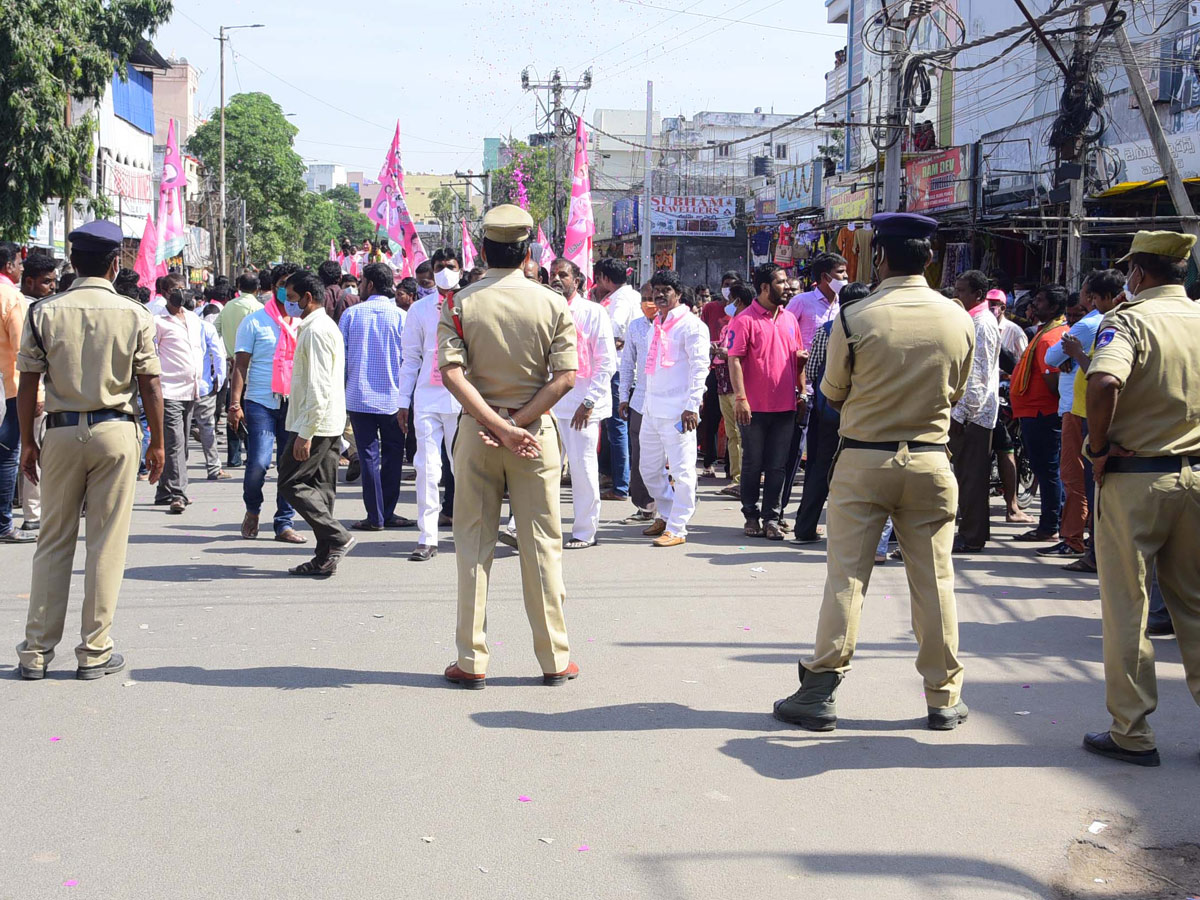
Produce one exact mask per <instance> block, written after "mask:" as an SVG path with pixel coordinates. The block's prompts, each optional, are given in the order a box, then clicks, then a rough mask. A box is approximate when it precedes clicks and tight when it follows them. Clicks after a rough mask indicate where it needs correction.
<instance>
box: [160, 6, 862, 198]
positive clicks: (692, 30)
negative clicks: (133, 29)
mask: <svg viewBox="0 0 1200 900" xmlns="http://www.w3.org/2000/svg"><path fill="white" fill-rule="evenodd" d="M520 7H524V9H522V11H520V12H518V11H517V10H518V8H520ZM672 10H676V11H678V10H684V11H686V12H672ZM373 12H377V15H376V16H375V17H374V18H372V17H371V15H370V14H371V13H373ZM434 12H436V13H438V14H437V15H431V14H432V13H434ZM713 17H721V18H713ZM729 20H734V21H729ZM738 20H745V21H744V22H742V21H738ZM251 23H262V24H264V25H265V26H266V27H265V28H260V29H256V30H252V31H234V32H232V34H231V40H230V47H231V48H232V50H233V51H234V54H235V56H234V57H233V58H232V59H231V58H230V57H227V58H226V75H225V79H226V93H227V94H228V95H232V94H234V93H238V92H241V91H263V92H265V93H268V94H270V95H271V96H272V97H273V98H274V99H275V101H276V102H277V103H279V104H280V106H282V107H283V110H284V112H286V113H292V114H294V115H293V117H292V122H294V123H295V124H296V126H297V127H298V128H299V129H300V134H299V135H298V136H297V139H296V149H297V151H298V152H299V153H300V155H301V156H303V157H304V158H305V160H306V161H309V162H336V163H342V164H344V165H345V166H347V167H348V168H350V169H363V170H364V171H366V172H367V174H368V175H369V176H371V177H373V176H374V175H375V174H376V173H377V172H378V170H379V166H380V164H381V163H382V161H383V156H384V154H385V152H386V151H387V146H388V142H389V140H390V139H391V134H392V131H393V129H394V128H395V122H396V119H397V118H399V120H400V127H401V141H402V149H403V152H404V165H405V169H407V170H408V171H411V172H438V173H448V172H451V171H453V170H454V169H455V168H457V169H459V170H463V171H465V170H466V169H473V170H475V171H477V172H478V171H480V169H481V162H482V156H483V139H484V138H485V137H499V136H506V135H507V134H508V133H509V132H510V131H511V132H512V134H513V135H514V136H515V137H518V138H522V139H524V138H526V137H527V135H528V133H529V132H531V131H534V130H536V127H535V109H536V106H535V100H534V97H533V96H532V95H531V94H524V93H522V91H521V83H520V75H521V70H522V69H524V68H525V67H526V66H529V67H530V72H531V75H532V77H533V78H535V79H548V78H549V76H550V73H551V72H552V71H553V70H554V68H555V67H556V66H557V67H560V68H562V70H563V73H564V75H565V76H566V77H567V78H568V79H572V80H574V79H578V78H579V77H580V76H581V75H582V73H583V71H584V69H586V68H587V67H588V66H591V67H592V70H593V77H594V84H593V87H592V89H591V91H589V92H587V93H586V94H582V95H580V99H579V100H578V101H577V102H576V105H575V107H574V108H575V111H576V112H580V111H581V108H582V107H583V104H584V102H586V110H587V111H590V110H592V109H596V108H605V109H636V108H643V109H644V108H645V103H646V81H647V79H652V80H653V81H654V91H655V104H654V105H655V109H656V110H658V111H659V112H660V113H661V114H662V115H664V116H670V115H678V114H680V113H683V114H685V115H688V116H691V115H693V114H694V113H697V112H701V111H704V110H713V111H722V112H749V111H751V110H753V109H754V107H756V106H761V107H763V110H764V111H765V112H770V111H771V110H772V108H774V110H775V112H777V113H799V112H803V111H805V110H807V109H811V108H812V107H813V106H815V105H816V104H817V103H819V102H821V100H822V99H823V98H824V96H825V79H824V74H825V72H826V71H827V70H829V69H831V68H832V67H833V56H834V52H835V51H836V50H838V49H840V48H841V47H843V46H844V45H845V26H836V25H828V24H826V21H825V7H824V3H823V2H822V0H529V2H521V0H510V2H502V0H468V2H450V3H446V4H435V3H416V2H411V0H382V2H379V3H377V4H364V3H345V2H341V3H339V2H336V0H335V2H329V0H321V2H317V0H288V2H286V3H283V2H280V0H269V2H268V0H175V13H174V15H173V17H172V20H171V21H170V22H169V23H168V24H167V25H165V26H163V28H161V29H160V30H159V32H158V34H157V35H156V36H155V37H154V44H155V46H156V48H157V49H158V51H159V52H160V53H162V54H163V55H164V56H167V55H172V56H176V57H179V56H182V57H186V58H187V59H188V61H189V62H191V63H192V64H193V65H195V66H197V67H198V68H199V69H200V70H201V72H202V75H201V79H200V90H199V100H200V109H201V114H202V115H208V114H209V113H210V111H211V110H212V109H213V108H215V107H216V106H217V103H218V86H217V85H218V79H217V71H218V43H217V41H216V40H215V39H214V36H215V35H216V33H217V28H218V26H220V25H227V26H228V25H242V24H251ZM285 82H287V83H285ZM587 119H588V120H589V121H590V119H591V116H590V114H588V115H587Z"/></svg>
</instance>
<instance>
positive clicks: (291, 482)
mask: <svg viewBox="0 0 1200 900" xmlns="http://www.w3.org/2000/svg"><path fill="white" fill-rule="evenodd" d="M295 444H296V435H295V433H293V432H288V436H287V443H286V444H285V445H284V448H283V454H282V458H281V459H280V460H279V493H280V494H281V495H282V496H283V498H284V499H285V500H287V502H288V503H290V504H291V505H292V507H293V508H294V509H295V510H296V512H298V513H300V515H301V516H303V517H304V521H305V522H307V523H308V527H309V528H311V529H312V530H313V534H314V535H315V536H316V538H317V553H316V557H317V559H325V558H326V557H327V556H329V553H330V551H332V550H336V549H337V548H339V547H344V546H346V544H348V543H349V542H350V532H348V531H347V530H346V529H345V527H343V525H342V523H341V522H339V521H338V520H337V518H335V517H334V515H333V499H334V494H335V492H336V490H337V473H338V459H339V457H340V456H341V455H342V452H341V448H342V436H341V435H340V434H338V435H333V436H330V437H314V438H313V439H312V446H311V448H310V449H309V454H308V459H306V460H303V461H301V460H298V459H296V456H295V454H294V453H293V452H292V449H293V447H294V446H295Z"/></svg>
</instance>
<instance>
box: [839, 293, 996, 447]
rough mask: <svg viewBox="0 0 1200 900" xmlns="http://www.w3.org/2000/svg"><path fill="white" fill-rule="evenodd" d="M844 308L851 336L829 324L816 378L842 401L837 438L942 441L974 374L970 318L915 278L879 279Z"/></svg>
mask: <svg viewBox="0 0 1200 900" xmlns="http://www.w3.org/2000/svg"><path fill="white" fill-rule="evenodd" d="M844 311H845V321H846V324H847V325H848V326H849V329H850V332H849V334H847V333H846V331H845V330H844V329H843V327H842V323H841V320H840V318H839V319H838V320H835V321H834V323H833V330H832V331H831V332H830V334H829V350H828V357H827V360H826V363H825V377H824V378H823V379H822V381H821V392H822V393H823V394H824V395H825V396H826V397H827V398H828V399H829V400H833V401H838V400H842V401H844V405H843V406H842V422H841V428H840V431H841V435H842V437H846V438H853V439H855V440H859V441H879V442H882V441H921V442H924V443H931V444H945V443H947V442H948V441H949V439H950V410H951V408H952V407H953V406H954V404H955V403H956V402H957V401H958V399H959V398H960V397H962V395H963V391H964V390H965V388H966V384H967V377H968V376H969V375H970V373H971V359H972V355H973V353H974V348H975V326H974V324H973V322H972V321H971V317H970V316H969V315H968V314H967V313H966V312H965V311H964V310H963V308H962V307H961V306H959V305H958V304H957V303H955V302H954V301H953V300H948V299H946V298H945V297H943V296H942V295H941V294H939V293H938V292H937V291H935V290H933V289H932V288H930V287H929V283H928V282H927V281H925V279H924V277H922V276H920V275H909V276H902V277H897V278H887V279H884V281H883V282H881V283H880V285H879V287H878V288H876V290H875V293H873V294H871V295H870V296H869V297H865V298H863V299H862V300H859V301H858V302H857V303H852V304H850V305H849V306H846V307H844ZM851 345H852V346H853V347H854V362H853V365H852V364H851V362H850V346H851Z"/></svg>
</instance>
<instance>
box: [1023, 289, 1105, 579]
mask: <svg viewBox="0 0 1200 900" xmlns="http://www.w3.org/2000/svg"><path fill="white" fill-rule="evenodd" d="M1073 296H1078V300H1076V302H1075V303H1074V304H1073V305H1071V306H1068V307H1067V321H1068V322H1071V321H1072V320H1075V321H1074V323H1073V324H1072V325H1071V328H1070V329H1069V330H1068V331H1067V332H1066V334H1065V335H1064V337H1066V336H1068V335H1070V336H1074V337H1075V338H1076V339H1078V341H1079V342H1080V344H1082V345H1083V346H1084V347H1091V346H1092V344H1093V343H1094V342H1095V340H1096V331H1097V329H1099V327H1100V320H1101V319H1103V318H1104V314H1103V313H1101V312H1100V311H1099V310H1097V309H1094V308H1093V306H1094V304H1093V302H1092V296H1091V293H1090V291H1088V290H1087V289H1086V284H1085V289H1084V290H1083V291H1081V292H1080V293H1079V294H1078V295H1073ZM1046 365H1048V366H1055V367H1056V368H1057V369H1058V414H1059V415H1060V416H1062V452H1061V453H1059V457H1058V458H1059V464H1058V471H1059V477H1060V478H1061V479H1062V486H1063V495H1064V500H1063V509H1062V518H1061V520H1060V522H1059V526H1058V533H1059V538H1060V540H1059V542H1058V543H1057V544H1054V545H1053V546H1050V547H1043V548H1042V549H1040V550H1038V551H1037V552H1038V555H1039V556H1054V557H1059V558H1074V557H1078V556H1080V555H1081V554H1082V553H1083V552H1084V551H1085V549H1086V548H1085V545H1084V539H1083V535H1084V530H1085V529H1086V527H1087V518H1088V502H1087V480H1086V479H1087V472H1086V470H1085V463H1084V462H1083V458H1082V455H1081V454H1082V450H1083V419H1082V418H1080V417H1079V416H1077V415H1074V414H1072V412H1071V407H1072V405H1073V404H1074V401H1075V372H1076V370H1077V369H1078V368H1079V366H1078V364H1077V363H1076V362H1075V360H1073V359H1071V357H1070V356H1068V355H1067V352H1066V351H1065V350H1064V349H1063V345H1062V341H1061V340H1060V341H1059V342H1058V343H1056V344H1055V345H1054V346H1052V347H1050V349H1048V350H1047V351H1046Z"/></svg>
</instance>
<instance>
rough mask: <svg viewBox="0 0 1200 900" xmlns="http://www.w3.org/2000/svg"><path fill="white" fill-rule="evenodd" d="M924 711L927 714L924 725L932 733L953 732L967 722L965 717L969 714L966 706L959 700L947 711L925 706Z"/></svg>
mask: <svg viewBox="0 0 1200 900" xmlns="http://www.w3.org/2000/svg"><path fill="white" fill-rule="evenodd" d="M925 709H926V711H927V712H928V714H929V715H928V718H927V719H926V724H927V725H928V726H929V728H930V729H932V730H933V731H953V730H954V729H955V728H957V727H958V726H959V725H961V724H962V723H963V722H965V721H967V715H968V714H969V713H970V710H969V709H967V704H965V703H963V702H962V701H961V700H960V701H958V703H956V704H955V705H954V706H951V707H948V708H947V709H934V708H933V707H932V706H927V707H925Z"/></svg>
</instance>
